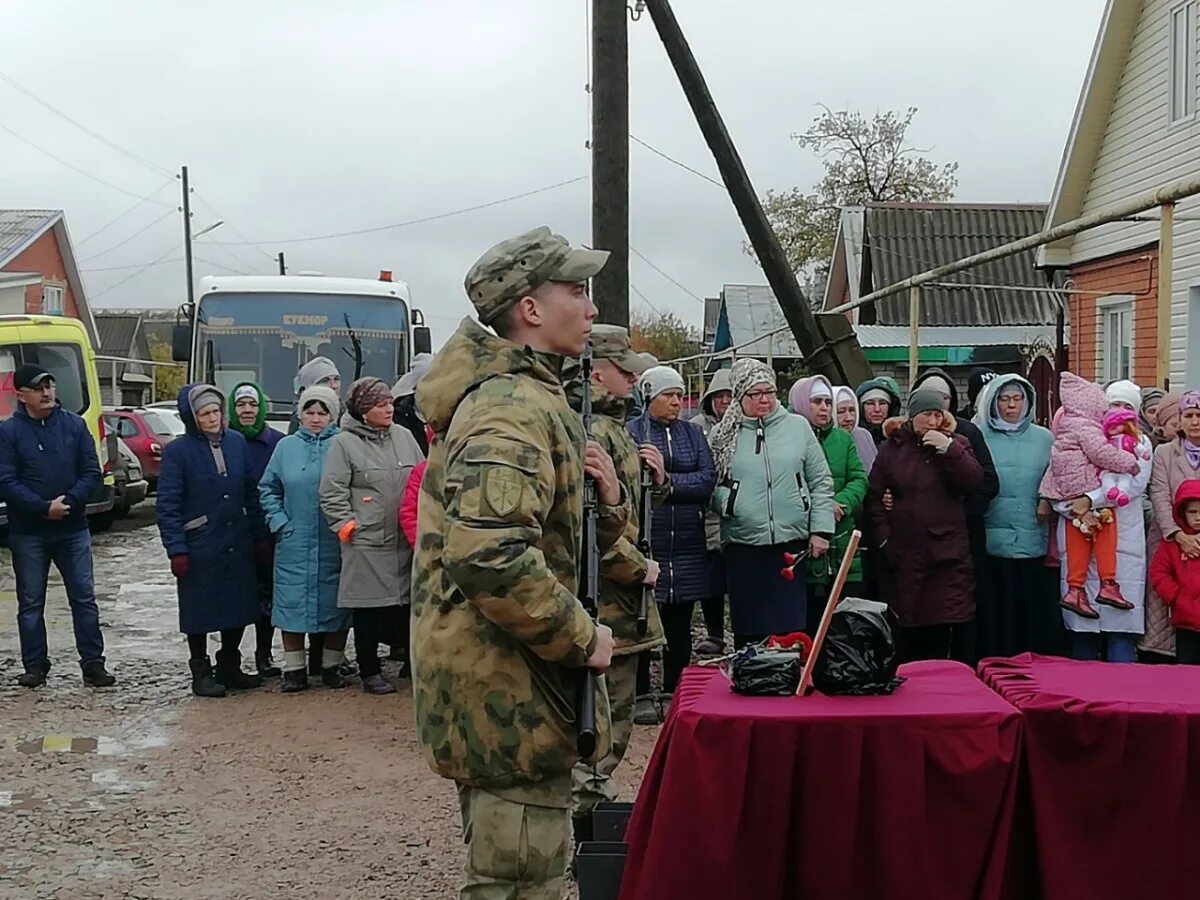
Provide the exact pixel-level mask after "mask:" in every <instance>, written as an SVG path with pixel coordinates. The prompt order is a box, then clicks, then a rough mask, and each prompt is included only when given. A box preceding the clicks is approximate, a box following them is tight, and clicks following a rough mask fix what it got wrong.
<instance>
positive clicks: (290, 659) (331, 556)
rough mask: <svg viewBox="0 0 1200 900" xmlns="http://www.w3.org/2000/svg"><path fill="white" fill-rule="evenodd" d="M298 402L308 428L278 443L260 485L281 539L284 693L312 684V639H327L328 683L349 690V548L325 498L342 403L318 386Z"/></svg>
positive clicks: (277, 609)
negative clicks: (328, 457)
mask: <svg viewBox="0 0 1200 900" xmlns="http://www.w3.org/2000/svg"><path fill="white" fill-rule="evenodd" d="M297 405H298V409H299V415H300V428H299V430H298V431H297V432H296V433H295V434H292V435H289V436H288V437H286V438H284V439H283V440H282V441H280V442H279V444H278V445H277V446H276V448H275V453H274V454H273V455H272V456H271V462H270V463H269V464H268V466H267V471H266V472H265V473H264V474H263V477H262V480H261V481H260V482H259V485H258V491H259V496H260V498H261V500H262V506H263V512H264V513H265V514H266V517H267V527H268V528H269V529H270V530H271V533H272V534H274V535H275V536H276V539H277V543H276V546H275V594H274V605H273V608H272V614H271V619H272V622H273V623H274V625H275V626H276V627H277V628H278V629H279V630H280V631H281V632H283V659H284V662H283V690H284V691H285V692H289V693H290V692H293V691H302V690H304V689H305V688H306V687H308V673H307V671H306V669H305V656H304V636H305V635H306V634H310V635H311V634H321V635H324V649H323V651H322V658H321V670H322V671H321V680H322V681H323V682H324V683H325V684H326V685H327V686H329V687H333V688H340V687H345V686H346V680H345V679H344V678H343V677H342V675H341V673H340V671H339V667H340V666H341V664H342V660H343V658H344V657H345V650H346V633H347V631H348V630H349V628H350V611H349V610H345V609H339V608H338V605H337V595H338V578H339V575H340V573H341V568H342V553H341V548H340V547H339V545H338V539H337V535H335V534H334V533H333V532H332V531H330V530H329V526H328V524H327V523H326V521H325V517H324V515H323V514H322V513H321V508H320V503H319V501H318V488H319V487H320V484H321V469H322V466H323V464H324V462H325V454H326V453H327V452H328V450H329V445H330V442H331V441H332V440H333V437H334V435H336V434H337V433H338V426H337V424H336V422H337V417H338V413H339V411H340V409H339V403H338V398H337V394H335V393H334V392H333V391H332V390H331V389H330V388H327V387H325V386H323V385H316V386H314V387H310V388H307V389H306V390H305V391H304V393H303V394H301V395H300V400H299V403H298V404H297Z"/></svg>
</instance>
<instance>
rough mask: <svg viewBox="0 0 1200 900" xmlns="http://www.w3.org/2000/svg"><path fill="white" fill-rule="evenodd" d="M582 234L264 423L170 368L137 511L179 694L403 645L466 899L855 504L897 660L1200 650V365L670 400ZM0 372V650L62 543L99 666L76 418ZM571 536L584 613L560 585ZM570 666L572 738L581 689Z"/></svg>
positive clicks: (769, 618) (814, 582)
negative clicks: (586, 593) (0, 556)
mask: <svg viewBox="0 0 1200 900" xmlns="http://www.w3.org/2000/svg"><path fill="white" fill-rule="evenodd" d="M606 260H607V253H605V252H604V251H594V250H585V249H576V248H572V247H570V245H569V244H568V243H567V242H566V241H565V239H563V238H561V237H560V236H558V235H554V234H552V233H551V232H550V230H549V229H547V228H541V229H536V230H534V231H531V232H528V233H525V234H523V235H519V236H517V237H514V238H511V239H509V240H507V241H504V242H502V243H500V244H498V245H496V246H495V247H493V248H492V249H490V250H489V251H488V252H487V253H485V254H484V255H483V256H482V257H481V258H480V259H479V261H477V262H476V264H475V265H474V266H473V267H472V268H471V270H470V271H469V272H468V274H467V277H466V281H465V288H466V291H467V295H468V297H469V298H470V300H471V303H472V304H473V306H474V307H475V310H476V313H477V316H478V318H477V319H466V320H464V322H463V323H462V325H461V326H460V327H459V329H458V330H457V331H456V333H455V334H454V335H453V336H452V337H451V338H450V340H449V341H448V342H447V343H446V345H445V346H444V347H443V348H442V350H441V351H440V352H439V353H438V354H437V356H436V357H422V358H418V359H417V360H415V361H414V365H413V367H412V369H411V371H409V372H408V373H407V374H405V375H404V377H402V378H401V379H400V380H399V382H397V383H396V384H395V385H393V386H389V385H387V384H386V383H385V382H383V381H381V380H379V379H377V378H371V377H366V378H360V379H357V380H356V381H354V382H353V383H352V384H350V385H349V387H348V388H347V389H346V390H345V391H344V392H343V391H342V385H341V379H340V375H339V373H338V370H337V367H336V366H335V365H334V364H333V362H332V361H330V360H328V359H326V358H323V357H320V358H317V359H314V360H312V361H310V362H309V363H308V364H306V365H305V366H304V368H302V369H301V370H300V372H299V373H298V374H297V377H296V385H297V396H296V400H295V408H294V413H295V414H294V416H293V419H292V422H291V426H290V434H288V435H287V436H284V435H282V434H281V433H278V432H276V431H274V430H273V429H271V428H270V427H269V426H268V424H267V421H266V414H267V408H266V407H267V401H266V398H265V397H264V396H263V393H262V391H261V389H259V387H258V386H257V385H255V384H252V383H243V384H239V385H236V386H235V387H234V388H233V390H232V391H231V392H230V394H229V395H228V396H225V395H224V394H222V392H221V391H219V390H218V389H217V388H216V387H214V386H213V385H209V384H193V385H188V386H187V387H185V388H184V389H183V390H182V391H181V393H180V395H179V399H178V406H179V413H180V416H181V417H182V419H183V421H184V424H185V427H186V433H185V434H184V435H182V436H180V437H179V438H178V439H176V440H175V441H173V442H171V443H170V444H169V445H168V446H167V447H166V449H165V451H164V453H163V460H162V469H161V474H160V479H159V497H158V503H157V517H158V527H159V531H160V534H161V538H162V543H163V546H164V547H165V548H166V552H167V555H168V557H169V559H170V570H171V573H172V575H173V576H174V578H175V579H176V583H177V596H178V606H179V627H180V631H181V632H182V633H183V634H184V635H185V636H186V645H187V648H188V654H189V666H190V671H191V676H192V690H193V692H194V693H195V694H196V695H198V696H201V697H222V696H225V694H226V693H227V692H228V691H232V690H246V689H252V688H255V687H258V686H260V685H261V684H263V682H264V679H265V678H276V677H277V678H280V679H281V685H282V690H283V691H285V692H289V693H291V692H298V691H302V690H304V689H305V688H307V687H308V678H309V677H310V676H319V678H320V680H321V681H322V683H323V684H324V685H326V686H327V687H329V688H335V689H336V688H343V687H345V686H347V685H348V684H350V683H352V682H351V676H352V675H353V674H354V668H353V667H352V666H350V665H349V664H348V663H347V660H346V647H347V641H348V637H349V634H350V632H351V630H353V635H354V647H355V651H356V652H355V657H356V664H357V672H358V675H359V676H360V678H361V684H362V687H363V689H364V690H365V691H366V692H367V693H369V694H373V695H376V694H378V695H381V694H388V693H394V692H395V691H396V687H395V684H394V683H393V682H391V681H389V680H388V679H387V678H386V677H384V674H383V670H382V666H381V662H380V656H379V654H380V647H381V645H387V646H388V647H389V648H390V653H391V655H392V656H393V657H394V658H396V659H398V660H400V661H401V663H402V666H401V669H400V677H405V678H406V677H411V678H412V682H413V684H412V688H413V695H414V701H415V710H416V725H417V737H418V740H419V742H420V744H421V746H422V747H423V749H424V752H425V755H426V758H427V761H428V763H429V765H430V767H431V768H432V769H433V771H434V772H436V773H438V774H440V775H442V776H444V777H446V778H449V779H452V780H453V781H454V782H455V783H456V785H457V787H458V791H459V800H460V804H461V808H462V814H463V828H464V837H465V840H466V843H467V845H468V850H467V866H466V870H465V873H464V883H465V886H464V892H463V896H474V894H472V893H471V890H472V889H483V888H485V887H486V886H494V885H517V884H520V885H522V886H526V887H528V886H535V887H537V889H539V890H541V889H544V891H545V893H544V895H545V896H557V894H556V893H554V892H555V891H556V890H558V889H559V888H560V887H561V881H562V877H563V871H564V868H565V860H566V854H567V852H568V848H569V846H570V839H571V832H572V827H573V829H574V835H575V838H576V840H579V839H587V837H588V829H589V821H590V815H589V814H590V811H591V809H592V808H593V807H594V806H595V805H596V804H597V803H599V802H601V801H603V800H607V799H612V798H614V797H615V795H616V791H615V787H614V784H613V781H612V777H611V776H612V773H613V771H614V769H615V768H616V767H617V765H618V764H619V763H620V762H621V759H622V757H623V755H624V752H625V749H626V747H627V746H628V742H629V738H630V734H631V730H632V726H633V725H634V724H635V723H652V722H656V721H658V720H659V719H660V718H661V716H662V714H663V710H664V708H665V707H667V706H669V704H670V702H671V698H672V695H673V693H674V691H675V689H676V687H677V685H678V683H679V680H680V677H681V674H682V672H683V669H684V668H685V667H686V666H687V665H688V664H689V663H690V662H691V661H692V660H693V659H694V658H695V657H696V656H697V655H699V656H702V657H718V656H723V655H725V654H728V653H729V652H731V651H733V650H737V649H739V648H742V647H744V646H746V645H748V644H751V643H755V642H759V641H762V640H763V639H765V638H766V637H768V636H770V635H777V634H786V633H791V632H796V631H809V632H811V631H812V630H813V629H814V627H815V626H816V624H817V622H818V621H819V618H820V613H821V610H823V609H824V608H825V606H826V604H827V600H828V597H829V594H830V591H831V588H832V586H833V584H834V581H835V574H836V572H837V571H838V568H839V565H840V563H841V561H842V558H843V556H844V554H845V553H846V552H847V548H848V546H849V544H850V539H851V535H852V533H853V532H854V531H855V530H856V529H857V530H859V531H861V532H862V535H863V539H862V542H861V545H860V550H859V553H858V556H857V558H856V559H855V560H854V562H853V565H852V566H851V567H850V569H849V579H848V581H847V583H846V585H845V592H844V594H845V595H849V596H859V597H866V598H872V599H877V600H880V601H883V602H885V603H886V604H887V605H888V606H889V607H890V608H891V610H892V611H893V612H894V614H895V618H896V622H897V626H898V628H897V645H898V649H899V652H900V656H901V658H902V660H904V661H911V660H920V659H954V660H959V661H962V662H965V663H969V664H973V663H974V662H976V661H978V660H979V659H980V658H983V657H986V656H994V655H1012V654H1016V653H1020V652H1023V651H1036V652H1041V653H1058V654H1067V655H1070V656H1073V657H1075V658H1077V659H1089V660H1094V659H1101V660H1107V661H1109V662H1133V661H1135V660H1139V659H1140V660H1142V661H1146V662H1150V661H1171V660H1172V659H1175V660H1177V661H1178V662H1180V663H1190V664H1200V562H1198V560H1200V391H1187V392H1185V393H1182V394H1170V393H1164V392H1162V391H1159V390H1156V389H1146V390H1142V389H1140V388H1139V387H1138V386H1137V385H1135V384H1133V383H1132V382H1130V381H1127V380H1124V381H1118V382H1115V383H1112V384H1108V385H1106V386H1101V385H1098V384H1093V383H1090V382H1088V381H1086V380H1084V379H1082V378H1079V377H1077V376H1075V375H1073V374H1071V373H1063V375H1062V376H1061V385H1060V397H1061V408H1060V409H1059V410H1058V412H1057V413H1056V414H1055V416H1054V419H1053V422H1052V423H1051V425H1050V427H1049V428H1045V427H1042V426H1041V425H1038V424H1036V423H1035V421H1034V419H1035V417H1036V413H1037V410H1036V400H1035V394H1034V390H1033V387H1032V386H1031V385H1030V383H1029V382H1028V381H1026V380H1025V379H1024V378H1022V377H1021V376H1019V375H1017V374H1007V373H996V372H993V371H991V370H985V369H978V370H976V371H974V372H972V373H971V376H970V378H969V380H968V391H967V402H966V403H965V404H963V405H960V402H959V397H958V391H957V388H956V385H955V383H954V380H953V378H952V377H951V375H950V374H949V373H947V372H946V371H943V370H940V369H936V368H933V369H928V370H926V371H924V372H922V373H920V374H919V376H918V377H917V378H916V379H915V381H914V383H913V385H912V386H911V389H910V390H909V391H908V392H907V394H906V395H905V394H902V392H901V390H900V388H899V386H898V385H897V383H896V382H895V381H894V380H892V379H890V378H887V377H878V378H873V379H871V380H869V381H866V382H864V383H863V384H861V385H858V386H857V388H852V387H850V386H846V385H836V384H832V383H831V382H830V381H829V380H828V379H827V378H825V377H824V376H822V375H814V376H811V377H806V378H801V379H800V380H798V381H796V382H795V383H794V384H791V385H788V386H787V387H788V390H787V391H786V394H782V392H781V389H780V385H779V384H778V381H777V374H776V372H775V371H774V370H773V369H772V368H771V367H770V366H768V365H766V364H764V363H762V362H760V361H758V360H754V359H738V360H736V361H735V362H733V364H732V366H731V367H729V368H727V369H721V370H719V371H717V372H716V373H715V374H714V375H713V376H712V378H711V381H710V382H709V384H708V386H707V389H706V390H705V391H704V392H703V394H702V396H701V397H700V398H699V409H698V412H697V414H696V415H695V416H693V417H692V418H690V419H689V418H687V417H686V416H685V408H686V406H687V404H688V399H689V398H688V397H687V389H686V386H685V382H684V379H683V377H682V376H681V374H680V373H679V372H678V371H677V370H675V369H673V368H671V367H670V366H669V365H662V364H659V363H658V361H657V360H654V359H653V358H647V355H645V354H638V353H636V352H634V351H633V349H632V347H631V345H630V337H629V333H628V332H627V331H626V329H624V328H620V327H616V326H611V325H599V324H595V323H594V322H593V320H594V318H595V316H596V309H595V307H594V306H593V304H592V302H591V299H590V297H589V295H588V291H587V283H588V280H589V279H590V278H591V277H592V276H594V275H595V274H596V273H597V272H598V271H600V269H601V268H602V267H603V265H604V264H605V262H606ZM589 340H590V342H591V346H592V363H591V364H590V365H588V364H585V363H584V362H583V361H582V360H581V356H582V355H583V352H584V350H585V347H586V345H587V343H588V341H589ZM15 383H16V386H17V389H18V395H19V398H20V401H21V406H20V408H19V410H18V413H17V415H16V416H14V417H13V418H12V419H10V420H9V421H7V422H5V423H3V424H0V497H2V498H3V499H4V500H5V501H6V502H7V503H8V508H9V518H10V543H11V546H12V548H13V558H14V567H15V569H16V575H17V590H18V596H19V601H20V603H19V605H20V612H19V624H20V635H21V644H22V655H23V662H24V668H25V673H24V674H23V675H22V676H21V679H20V681H21V683H22V684H25V685H27V686H30V687H36V686H38V685H40V684H41V683H43V682H44V681H45V677H46V673H47V672H48V670H49V665H50V663H49V655H48V650H47V648H46V636H45V627H44V623H43V618H42V610H43V608H44V603H45V585H46V576H47V572H48V567H49V565H50V563H51V562H52V561H53V562H54V563H56V564H57V565H58V567H59V569H60V570H61V571H62V573H63V575H64V582H65V583H66V587H67V593H68V598H69V600H70V603H71V608H72V613H73V614H74V617H75V625H76V628H75V631H76V639H77V644H78V650H79V654H80V662H81V665H82V667H83V674H84V679H85V681H87V682H88V683H90V684H93V685H97V686H107V685H110V684H112V683H113V681H114V679H113V677H112V675H111V674H109V673H108V672H107V670H106V668H105V660H104V656H103V640H102V638H101V635H100V630H99V625H98V619H97V615H96V604H95V600H94V596H93V593H92V585H91V560H90V545H89V544H88V542H87V538H86V535H87V529H86V522H85V521H84V516H83V508H82V500H81V498H82V497H85V496H86V495H87V491H88V488H89V487H90V486H93V485H94V482H95V481H96V479H98V478H99V467H98V464H97V462H96V458H95V451H94V449H93V445H92V442H91V439H90V436H89V435H88V434H87V430H86V428H85V427H82V426H81V420H79V419H78V417H77V416H76V417H73V416H72V414H70V413H66V412H64V411H63V410H62V409H61V407H60V406H58V404H57V403H56V400H55V394H54V383H53V378H52V377H51V376H50V374H49V373H48V372H45V371H44V370H41V369H37V367H28V366H26V367H22V368H21V369H20V370H18V372H17V373H16V375H15ZM781 394H782V396H781ZM585 398H586V403H585ZM585 409H586V410H589V411H590V415H589V416H586V417H585V416H581V415H580V413H581V412H583V411H585ZM585 420H586V421H587V422H588V424H589V427H590V430H589V431H586V432H585V427H584V421H585ZM593 493H594V503H591V504H590V505H589V508H588V510H587V512H588V514H589V515H592V514H594V516H595V529H594V535H595V546H592V547H587V546H582V544H581V534H583V533H584V528H583V525H584V514H585V509H584V505H585V504H584V502H583V497H584V495H585V494H588V495H589V496H591V495H592V494H593ZM643 513H646V515H643ZM646 524H648V526H649V529H648V530H649V533H648V534H647V533H646ZM589 558H593V559H595V560H597V571H596V573H595V575H596V587H597V591H596V597H595V599H596V604H597V608H596V610H595V611H594V613H593V614H589V612H588V611H587V610H585V609H584V607H583V606H582V605H581V603H580V602H579V601H580V590H581V579H583V580H584V582H585V584H584V586H586V585H587V582H588V581H590V579H587V578H585V575H586V572H587V569H588V566H587V565H586V562H587V560H588V559H589ZM647 596H649V597H650V598H651V600H650V602H649V603H648V605H647V603H646V600H645V598H646V597H647ZM697 606H699V607H700V613H701V615H700V617H699V618H700V619H701V620H702V623H703V624H702V625H700V623H699V622H697V623H696V624H697V630H696V631H693V621H694V619H696V618H697V617H696V615H695V613H696V607H697ZM727 607H728V608H727ZM593 616H594V617H593ZM249 626H254V628H255V641H254V646H255V671H253V672H251V671H246V670H245V667H244V666H243V663H242V657H241V653H240V646H241V643H242V640H243V637H244V634H245V629H246V628H247V627H249ZM276 629H278V630H279V631H280V632H281V633H282V645H283V658H282V665H281V666H279V667H276V665H275V660H274V658H273V656H272V646H273V643H274V634H275V630H276ZM410 629H411V630H410ZM214 634H216V635H219V637H220V643H219V649H218V650H217V652H216V656H215V665H214V664H213V660H212V659H210V656H209V645H210V640H212V637H211V636H212V635H214ZM730 637H731V641H730V640H729V638H730ZM694 642H695V646H693V643H694ZM306 643H307V650H306ZM410 656H411V659H410ZM656 656H658V657H660V658H661V684H660V687H659V689H657V690H655V689H653V688H652V681H653V678H652V671H653V669H654V666H653V664H652V661H653V658H654V657H656ZM586 670H591V671H592V672H594V673H597V674H604V675H606V677H605V678H600V679H595V680H594V681H593V680H588V679H581V678H580V677H579V675H580V673H581V672H582V671H586ZM593 684H594V685H595V687H594V688H593V687H592V685H593ZM592 690H594V691H595V695H594V697H593V700H594V711H595V723H594V725H595V732H594V738H595V740H594V741H593V742H589V744H588V749H586V750H585V749H584V746H585V745H584V744H583V743H581V742H578V741H577V737H578V736H579V732H580V730H581V727H582V723H583V721H584V714H583V713H582V712H580V711H579V710H581V709H582V708H583V707H578V708H577V706H576V703H577V701H578V699H579V697H580V696H581V694H583V693H587V692H590V691H592ZM533 895H535V894H530V896H533ZM536 895H537V896H542V895H543V894H536Z"/></svg>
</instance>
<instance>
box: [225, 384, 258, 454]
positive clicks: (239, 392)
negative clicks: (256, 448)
mask: <svg viewBox="0 0 1200 900" xmlns="http://www.w3.org/2000/svg"><path fill="white" fill-rule="evenodd" d="M247 397H248V398H250V399H251V400H253V401H254V402H256V403H257V404H258V414H257V415H256V416H255V417H254V421H253V422H251V423H250V424H249V425H243V424H242V423H241V421H240V420H239V419H238V414H237V402H238V401H239V400H243V399H246V398H247ZM228 413H229V427H230V428H232V429H233V430H234V431H236V432H237V433H238V434H240V435H241V436H242V437H244V438H246V439H247V440H252V439H254V438H256V437H258V436H259V435H260V434H262V433H263V432H264V431H265V430H266V428H267V398H266V396H265V395H264V394H263V392H262V389H261V388H260V387H259V386H258V385H257V384H254V383H253V382H251V381H243V382H241V383H240V384H238V386H237V387H235V388H234V389H233V393H232V394H230V395H229V411H228Z"/></svg>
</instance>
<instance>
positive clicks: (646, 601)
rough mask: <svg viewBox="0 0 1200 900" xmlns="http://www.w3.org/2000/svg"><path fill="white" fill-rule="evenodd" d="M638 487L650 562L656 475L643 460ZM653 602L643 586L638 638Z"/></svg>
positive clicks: (644, 549)
mask: <svg viewBox="0 0 1200 900" xmlns="http://www.w3.org/2000/svg"><path fill="white" fill-rule="evenodd" d="M649 393H650V386H649V385H646V386H645V388H644V394H643V396H644V397H645V400H646V403H645V405H646V406H649V405H650V400H649V396H648V395H649ZM638 485H639V487H641V503H642V506H641V510H640V513H641V522H640V523H639V524H638V550H640V551H641V554H642V556H644V557H646V559H648V560H650V559H653V558H654V557H653V555H652V552H651V550H650V527H651V522H652V521H653V519H654V516H653V515H652V513H651V509H650V505H651V499H650V497H651V491H653V490H654V473H653V471H652V470H651V468H650V464H649V463H648V462H646V461H645V460H644V459H643V460H642V467H641V480H640V481H639V482H638ZM653 602H654V588H653V587H652V586H651V585H648V584H643V585H642V599H641V602H640V603H638V614H637V633H638V637H645V636H646V629H647V627H648V622H649V619H650V604H651V603H653Z"/></svg>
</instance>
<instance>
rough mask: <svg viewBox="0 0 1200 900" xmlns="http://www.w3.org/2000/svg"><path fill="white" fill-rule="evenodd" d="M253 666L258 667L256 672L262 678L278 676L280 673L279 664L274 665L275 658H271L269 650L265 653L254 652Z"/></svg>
mask: <svg viewBox="0 0 1200 900" xmlns="http://www.w3.org/2000/svg"><path fill="white" fill-rule="evenodd" d="M254 667H255V668H256V669H258V674H259V675H261V676H262V677H263V678H278V677H279V675H280V669H279V666H277V665H275V660H273V659H271V651H270V650H268V651H267V652H266V653H255V654H254Z"/></svg>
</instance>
